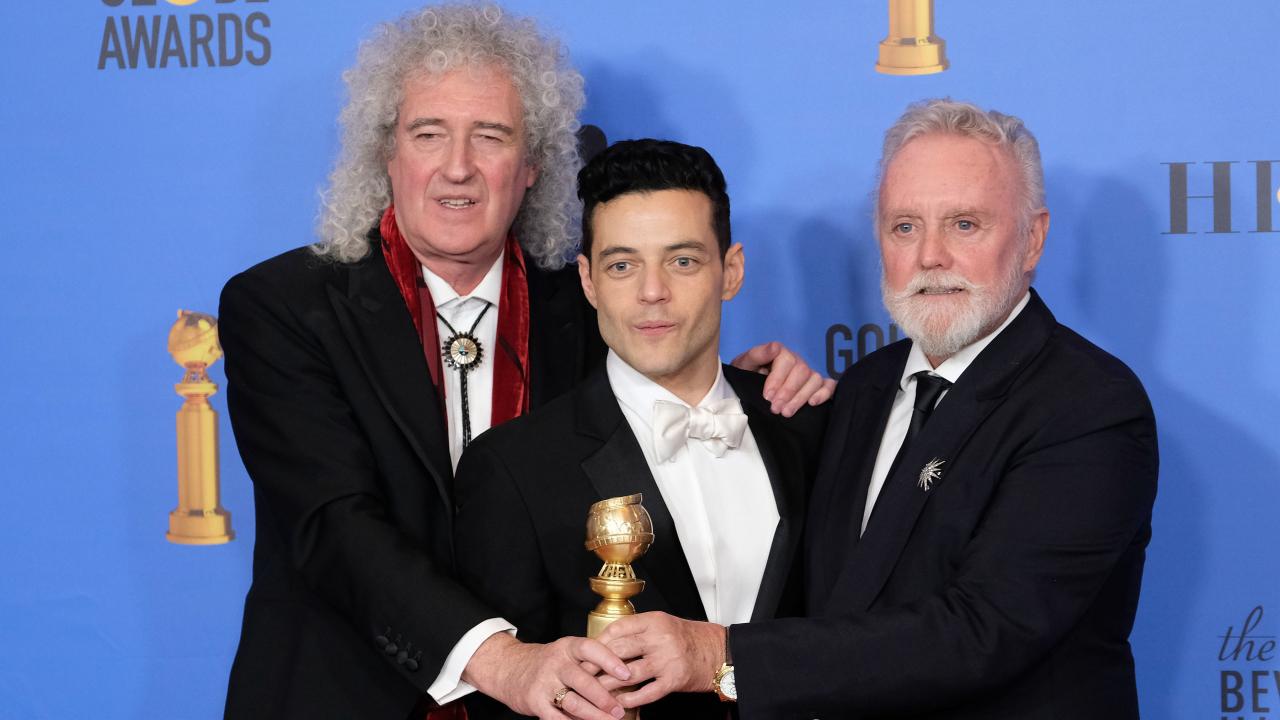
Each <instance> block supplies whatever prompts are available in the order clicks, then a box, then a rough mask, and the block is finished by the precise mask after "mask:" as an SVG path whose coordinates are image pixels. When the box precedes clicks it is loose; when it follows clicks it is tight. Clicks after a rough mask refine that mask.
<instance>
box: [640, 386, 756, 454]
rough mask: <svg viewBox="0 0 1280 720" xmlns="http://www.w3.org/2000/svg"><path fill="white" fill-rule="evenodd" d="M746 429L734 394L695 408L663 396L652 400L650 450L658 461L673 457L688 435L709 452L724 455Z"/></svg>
mask: <svg viewBox="0 0 1280 720" xmlns="http://www.w3.org/2000/svg"><path fill="white" fill-rule="evenodd" d="M746 430H747V416H746V415H744V414H743V413H742V403H740V402H738V399H737V398H725V399H723V400H716V401H715V402H712V403H708V405H707V406H706V407H696V408H690V407H688V406H686V405H682V404H680V403H673V402H667V401H665V400H655V401H654V403H653V450H654V454H655V455H656V456H657V459H658V462H660V463H661V462H666V461H667V460H670V459H671V458H673V457H675V454H676V452H677V451H679V450H680V448H682V447H684V446H685V442H686V440H687V439H688V438H693V439H695V440H701V441H702V445H703V447H705V448H707V450H709V451H711V454H712V455H715V456H716V457H724V454H725V452H726V451H728V450H729V448H736V447H738V445H739V444H741V443H742V434H743V433H744V432H746Z"/></svg>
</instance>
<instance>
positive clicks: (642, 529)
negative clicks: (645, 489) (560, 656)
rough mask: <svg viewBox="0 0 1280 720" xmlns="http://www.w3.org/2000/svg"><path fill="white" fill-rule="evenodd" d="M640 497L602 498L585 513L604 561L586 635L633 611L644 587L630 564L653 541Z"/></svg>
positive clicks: (631, 716) (594, 584)
mask: <svg viewBox="0 0 1280 720" xmlns="http://www.w3.org/2000/svg"><path fill="white" fill-rule="evenodd" d="M643 499H644V496H643V495H641V494H639V493H637V494H635V495H627V496H625V497H616V498H609V499H608V500H601V501H600V502H598V503H595V504H594V505H592V506H591V510H590V512H588V514H587V542H586V546H587V549H588V550H590V551H592V552H594V553H595V554H596V556H597V557H599V558H600V559H601V560H602V561H604V565H603V566H602V567H601V568H600V572H598V573H596V576H595V577H593V578H591V590H592V591H593V592H594V593H595V594H597V595H599V596H600V597H601V598H602V599H601V600H600V604H599V605H596V609H595V610H592V611H591V612H590V613H589V614H588V615H587V637H590V638H594V637H597V636H599V635H600V633H602V632H604V629H605V628H606V627H608V626H609V624H610V623H612V622H613V621H614V620H617V619H618V618H620V617H624V616H627V615H634V614H635V613H636V608H635V606H634V605H632V604H631V598H632V597H634V596H635V595H637V594H638V593H639V592H640V591H641V590H643V589H644V581H643V580H641V579H639V578H637V577H636V573H635V571H634V570H633V569H632V568H631V563H633V562H635V561H636V560H638V559H639V558H640V556H641V555H644V554H645V552H647V551H648V550H649V546H650V545H652V544H653V520H652V519H651V518H650V517H649V511H648V510H645V509H644V505H642V504H640V503H641V501H642V500H643ZM625 717H626V719H627V720H637V718H639V717H640V712H639V711H638V710H634V709H633V710H628V711H627V714H626V716H625Z"/></svg>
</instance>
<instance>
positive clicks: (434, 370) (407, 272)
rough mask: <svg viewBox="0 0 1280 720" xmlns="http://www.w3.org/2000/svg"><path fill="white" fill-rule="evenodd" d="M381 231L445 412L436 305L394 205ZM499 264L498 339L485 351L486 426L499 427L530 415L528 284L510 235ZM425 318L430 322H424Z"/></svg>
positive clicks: (385, 255) (385, 254)
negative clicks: (489, 389)
mask: <svg viewBox="0 0 1280 720" xmlns="http://www.w3.org/2000/svg"><path fill="white" fill-rule="evenodd" d="M378 229H379V231H380V232H381V233H382V257H383V258H384V259H386V261H387V269H388V270H390V271H391V277H392V278H393V279H394V280H395V283H396V287H397V288H399V289H400V296H401V297H403V298H404V304H405V306H406V307H407V308H408V309H409V315H411V316H412V317H413V326H414V328H415V329H416V330H417V331H418V337H419V338H420V339H421V340H422V352H423V354H424V355H425V356H426V359H427V369H428V370H429V371H430V373H431V382H432V383H433V384H435V386H436V390H438V391H439V397H440V402H441V406H440V410H441V413H442V414H443V416H444V417H445V419H446V421H447V420H448V413H447V412H445V411H444V383H443V382H441V378H440V358H441V346H440V334H439V332H438V331H437V328H436V323H435V322H434V320H435V315H436V304H435V303H434V302H433V301H432V300H431V291H430V290H429V289H428V288H427V284H426V282H425V281H423V279H422V264H421V263H420V262H419V261H418V258H417V256H415V255H414V254H413V251H412V250H410V249H409V243H408V242H406V241H405V239H404V237H403V236H402V235H401V234H400V228H399V226H398V225H397V224H396V214H395V206H394V205H393V206H391V207H388V208H387V210H386V212H384V213H383V214H382V222H381V223H379V226H378ZM505 253H506V254H505V256H504V257H503V262H502V293H501V295H500V296H499V298H498V335H497V340H498V342H497V345H498V347H496V348H485V349H486V350H487V352H486V353H485V355H486V356H487V357H491V358H493V362H494V365H493V408H492V411H491V414H490V416H489V417H490V421H489V424H490V425H498V424H499V423H504V422H506V421H508V420H510V419H512V418H514V417H518V416H520V415H523V414H524V413H526V412H528V411H529V375H528V367H529V281H528V276H527V274H526V271H525V265H524V253H523V252H522V251H521V250H520V243H518V242H516V239H515V236H514V235H510V234H508V235H507V246H506V250H505ZM424 318H427V319H430V320H432V322H423V319H424Z"/></svg>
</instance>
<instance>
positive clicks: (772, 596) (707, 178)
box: [455, 140, 825, 720]
mask: <svg viewBox="0 0 1280 720" xmlns="http://www.w3.org/2000/svg"><path fill="white" fill-rule="evenodd" d="M578 179H579V190H578V193H579V195H580V196H581V197H582V199H583V205H584V207H583V241H582V255H580V256H579V258H578V268H579V274H580V275H581V278H582V286H583V290H584V291H585V293H586V296H587V299H588V300H589V301H590V302H591V304H592V305H594V306H595V308H596V310H597V317H598V320H599V324H600V334H601V336H602V337H603V338H604V341H605V343H606V344H607V345H608V346H609V355H608V359H607V361H606V363H605V367H604V368H603V369H602V370H600V371H599V372H597V373H596V374H595V375H593V376H591V377H589V378H588V379H587V380H585V381H584V382H583V383H582V384H581V385H579V386H578V387H577V388H576V389H575V390H574V391H572V392H571V393H569V394H568V395H566V396H564V397H562V398H560V399H559V400H557V401H554V402H552V403H550V404H548V405H547V406H545V407H544V408H542V409H540V410H538V411H536V412H534V413H532V414H530V415H528V416H525V417H523V418H520V419H518V420H515V421H513V422H511V423H508V424H506V425H503V426H501V427H499V428H494V429H493V430H490V431H488V432H486V433H484V434H483V435H482V436H480V437H478V438H477V439H476V440H475V441H474V442H473V443H472V444H471V445H470V446H469V448H468V450H467V452H466V453H465V454H464V455H463V458H462V461H461V464H460V465H459V467H458V475H457V483H456V492H457V497H458V518H457V522H456V523H455V527H456V528H457V536H456V543H455V545H456V548H457V549H456V552H457V559H458V566H459V569H460V571H461V574H462V576H463V579H464V581H465V582H466V583H467V584H468V585H469V586H470V587H471V589H472V590H473V591H475V592H476V593H477V594H478V595H479V596H480V597H481V598H482V599H484V600H485V601H486V602H488V603H490V604H491V605H492V606H493V607H494V608H495V609H496V610H498V611H500V612H501V614H502V615H503V617H505V618H507V619H508V620H509V621H511V622H512V623H513V624H515V626H516V627H517V632H518V635H519V637H520V638H522V639H524V640H526V641H532V642H542V641H548V640H554V639H556V638H558V637H562V636H566V635H581V634H583V632H584V631H585V629H586V616H587V613H588V612H589V611H590V610H591V608H593V607H594V606H595V604H596V602H597V601H598V600H599V598H598V597H597V596H596V595H594V594H593V593H592V592H591V590H590V588H589V586H588V582H587V579H588V578H589V577H590V576H592V575H594V574H595V573H596V572H597V571H598V569H599V561H598V560H597V559H596V557H595V556H594V555H593V554H592V553H590V552H588V551H586V550H585V549H584V548H583V540H584V523H585V521H586V517H587V511H588V508H589V507H590V506H591V504H592V503H594V502H596V501H598V500H601V499H604V498H609V497H617V496H622V495H631V494H634V493H643V494H644V505H645V507H646V508H647V509H648V511H649V513H650V515H651V516H652V517H653V524H654V533H655V536H656V539H655V541H654V544H653V546H652V548H651V549H650V550H649V552H648V554H647V555H645V556H644V557H643V558H641V559H640V560H639V561H638V562H637V563H635V570H636V574H637V576H638V577H640V578H641V579H643V580H645V582H646V587H645V589H644V591H643V592H642V593H640V595H639V596H637V597H636V598H634V600H633V602H634V603H635V605H636V608H637V610H638V611H641V612H644V611H648V610H663V611H665V612H668V613H671V614H673V615H677V616H682V617H688V618H697V619H701V620H707V621H710V622H714V623H719V624H723V625H726V626H727V625H729V624H731V623H740V622H747V621H750V620H760V619H766V618H772V617H777V616H781V615H789V614H796V613H798V612H799V611H800V610H801V606H800V604H799V594H798V590H799V588H798V586H797V583H796V582H794V580H793V578H794V577H795V575H794V573H793V571H798V570H799V564H798V563H797V562H796V559H797V558H796V551H797V549H798V547H799V541H800V535H801V529H802V528H801V524H802V522H803V518H804V510H805V508H804V505H805V498H806V495H807V489H808V486H809V480H810V478H811V477H812V474H813V466H814V464H815V461H816V454H817V443H818V440H819V439H820V435H821V430H822V425H823V424H824V422H825V412H824V411H823V410H822V409H815V408H807V409H804V410H802V411H801V412H799V413H797V415H796V416H795V417H793V418H789V419H788V418H783V417H780V416H775V415H773V414H772V413H770V412H769V403H768V401H766V400H765V399H764V398H763V397H761V394H762V391H763V376H760V375H756V374H752V373H747V372H743V371H741V370H737V369H735V368H733V367H730V366H727V365H722V364H721V362H720V357H719V344H720V313H721V304H722V303H723V302H724V301H727V300H729V299H731V298H733V297H734V295H736V294H737V293H738V290H739V289H740V288H741V287H742V282H743V276H744V271H745V262H744V257H743V250H742V246H741V245H740V244H733V243H732V241H731V234H730V227H729V197H728V195H727V193H726V192H725V182H724V176H723V175H722V174H721V172H720V169H719V168H718V167H717V166H716V163H715V161H714V160H713V159H712V158H711V156H710V155H709V154H708V153H707V152H706V151H705V150H703V149H702V148H697V147H690V146H687V145H681V144H679V143H673V142H666V141H658V140H636V141H624V142H620V143H617V144H615V145H614V146H612V147H610V148H609V149H607V150H605V151H603V152H602V153H600V154H599V155H598V156H597V157H596V158H595V159H594V160H593V161H592V162H591V163H590V164H589V165H587V167H585V168H583V170H582V172H581V173H580V174H579V178H578ZM552 700H553V701H555V704H556V705H557V706H558V707H559V706H563V707H564V708H565V709H566V711H567V714H572V709H573V708H574V707H575V706H576V705H577V704H578V703H579V702H580V699H578V698H576V697H575V696H574V693H572V692H570V691H568V690H567V689H565V690H563V691H561V692H555V693H554V694H553V697H552ZM469 710H470V713H471V716H472V718H478V717H486V716H492V715H502V714H505V712H506V711H505V710H504V709H503V708H501V707H500V706H499V705H497V704H496V703H491V704H490V703H486V702H485V701H484V699H483V698H481V699H477V700H476V701H474V702H470V703H469ZM644 714H645V718H646V720H656V718H661V717H679V718H696V717H718V718H723V717H724V707H723V706H722V705H721V704H720V703H719V702H718V701H717V699H716V697H715V696H699V695H672V696H670V697H668V698H666V699H664V700H663V701H661V702H660V703H657V704H655V705H653V706H651V707H646V708H645V711H644Z"/></svg>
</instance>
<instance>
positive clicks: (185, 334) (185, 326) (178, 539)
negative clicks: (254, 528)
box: [165, 310, 236, 545]
mask: <svg viewBox="0 0 1280 720" xmlns="http://www.w3.org/2000/svg"><path fill="white" fill-rule="evenodd" d="M169 354H170V355H172V356H173V360H174V362H176V363H178V364H179V365H181V366H182V367H183V368H184V369H185V370H186V375H184V376H183V378H182V382H180V383H177V384H176V385H174V386H173V387H174V390H176V391H177V392H178V394H179V395H181V396H182V397H183V398H185V400H186V401H185V402H184V403H183V404H182V408H181V409H180V410H178V507H177V508H175V509H174V510H173V511H172V512H170V513H169V532H167V533H165V539H167V540H168V541H169V542H171V543H179V544H182V545H218V544H221V543H226V542H230V541H231V540H232V539H233V538H235V536H236V535H235V532H233V531H232V530H231V514H230V513H228V512H227V511H226V510H224V509H223V508H222V504H221V502H220V501H219V487H218V413H217V412H215V411H214V409H213V407H212V406H210V405H209V396H211V395H213V394H214V393H216V392H217V391H218V386H217V385H215V384H214V383H212V382H210V380H209V376H208V375H207V374H206V373H205V369H206V368H208V367H209V366H210V365H212V364H213V363H214V362H215V361H216V360H217V359H218V358H220V357H222V346H221V345H220V344H218V320H217V318H215V317H213V316H212V315H206V314H204V313H198V312H191V311H189V310H179V311H178V319H177V321H176V322H174V324H173V327H172V328H170V329H169Z"/></svg>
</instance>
